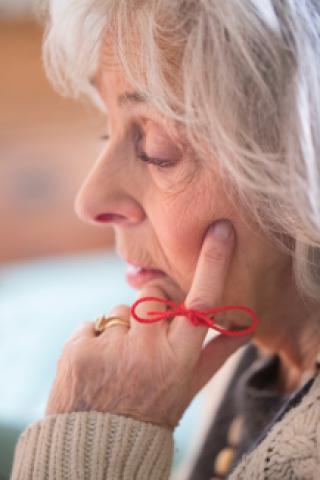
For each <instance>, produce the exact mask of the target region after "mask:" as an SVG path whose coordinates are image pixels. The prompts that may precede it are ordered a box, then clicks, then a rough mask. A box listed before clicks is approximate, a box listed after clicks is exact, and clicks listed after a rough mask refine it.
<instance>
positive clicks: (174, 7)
mask: <svg viewBox="0 0 320 480" xmlns="http://www.w3.org/2000/svg"><path fill="white" fill-rule="evenodd" d="M48 7H49V8H48V9H49V16H48V18H49V21H48V26H47V32H46V37H45V41H44V59H45V65H46V70H47V72H48V75H49V77H50V78H51V80H52V82H53V84H54V85H55V87H56V88H57V89H58V90H59V91H60V92H61V93H63V94H68V95H70V94H71V95H73V96H79V95H80V94H83V93H85V94H87V95H89V96H91V97H94V100H95V102H96V103H98V104H99V98H98V96H97V93H96V92H95V89H94V88H93V86H92V79H93V78H94V76H95V74H96V72H97V67H98V60H99V53H100V51H101V45H102V41H103V39H104V38H107V34H108V33H109V35H110V38H112V40H113V41H112V48H113V51H114V52H113V53H114V54H115V55H116V58H117V60H118V61H119V63H120V65H121V67H122V68H123V70H124V73H125V74H126V76H127V78H128V80H129V81H130V82H131V84H132V85H133V86H135V87H136V89H137V90H138V91H140V92H141V93H143V94H144V95H145V96H147V97H148V99H149V101H150V102H151V103H153V104H154V105H155V107H156V108H158V109H159V110H160V112H162V113H163V114H164V115H166V116H167V117H169V118H171V119H173V120H174V121H176V122H178V123H179V124H180V125H181V126H183V127H184V129H185V132H186V135H187V137H188V139H189V141H190V145H191V146H192V147H193V149H194V151H195V152H197V156H198V157H199V158H200V159H201V160H202V161H203V162H206V163H207V164H208V167H209V168H211V167H212V163H213V162H212V158H215V164H217V165H218V167H219V169H220V170H221V172H223V176H224V177H226V178H228V180H229V181H230V182H231V184H232V185H233V187H234V191H235V192H236V194H237V198H238V199H239V200H240V201H241V203H242V205H243V207H244V211H246V212H247V213H249V214H250V216H251V217H252V218H253V219H255V220H256V221H257V222H258V225H259V226H260V227H261V229H262V230H263V231H264V233H265V234H266V235H267V236H268V238H269V239H270V240H271V241H274V242H275V243H276V245H277V246H279V247H280V248H283V249H284V250H285V251H286V252H287V253H288V254H290V255H292V258H293V271H294V276H295V281H296V285H297V288H298V289H299V290H300V292H301V294H303V295H305V296H306V297H309V298H311V299H316V300H319V299H320V4H319V3H318V0H227V1H222V0H220V1H219V0H50V3H49V6H48ZM137 45H138V46H139V47H138V48H137ZM137 52H138V53H137ZM208 152H209V154H208Z"/></svg>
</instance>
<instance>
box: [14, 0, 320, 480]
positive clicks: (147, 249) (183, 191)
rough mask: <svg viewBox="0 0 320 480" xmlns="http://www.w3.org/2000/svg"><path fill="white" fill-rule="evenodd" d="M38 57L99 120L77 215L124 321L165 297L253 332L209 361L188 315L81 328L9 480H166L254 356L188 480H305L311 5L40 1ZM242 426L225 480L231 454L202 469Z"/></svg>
mask: <svg viewBox="0 0 320 480" xmlns="http://www.w3.org/2000/svg"><path fill="white" fill-rule="evenodd" d="M44 54H45V57H44V58H45V62H46V66H47V70H48V72H49V75H50V77H51V79H52V80H53V83H54V84H55V86H56V87H57V88H58V89H59V90H60V91H61V92H62V93H71V94H73V95H76V96H79V95H80V94H85V95H89V96H90V97H91V98H93V99H94V101H95V102H96V103H97V104H98V105H99V106H100V107H101V108H103V109H104V110H105V112H106V114H107V115H106V118H107V121H106V136H107V142H106V144H105V147H104V149H103V151H102V153H101V155H100V157H99V158H98V160H97V162H96V163H95V165H94V167H93V169H92V171H91V172H90V174H89V176H88V178H87V180H86V182H85V183H84V185H83V187H82V189H81V191H80V193H79V195H78V198H77V201H76V209H77V212H78V215H79V216H80V217H81V218H82V219H83V220H85V221H88V222H90V223H92V224H94V225H98V224H101V225H104V224H105V225H107V226H109V225H112V226H113V227H114V229H115V235H116V247H117V252H118V253H119V255H120V256H121V257H123V258H124V259H125V260H126V261H127V262H128V263H130V264H132V265H131V266H130V267H129V269H128V275H127V277H128V280H129V282H130V283H131V284H132V285H133V286H135V287H137V288H138V289H139V294H138V299H140V298H142V297H154V298H153V299H149V300H148V299H147V300H144V302H142V303H141V304H140V306H139V307H140V310H139V314H140V315H139V316H140V317H141V316H142V317H143V316H146V315H147V312H149V311H159V312H160V313H161V312H162V313H165V312H166V304H165V303H163V302H162V300H164V301H167V300H171V301H173V302H175V304H181V303H182V302H184V306H185V308H188V309H192V310H193V311H194V310H199V311H204V310H208V309H212V308H214V307H221V306H223V305H227V306H228V305H229V306H230V305H246V306H247V307H248V308H250V309H251V310H252V311H253V312H255V314H256V315H257V317H258V318H259V323H258V327H257V328H256V330H255V332H254V334H253V335H252V334H251V335H244V336H243V335H241V336H230V335H224V334H221V335H219V336H216V337H215V338H214V339H213V340H212V341H211V342H209V343H206V344H205V343H204V339H205V337H206V334H207V331H208V325H205V324H204V323H201V322H200V323H199V324H198V325H197V324H196V322H194V323H195V324H193V323H192V321H191V320H192V319H193V320H194V317H190V316H189V317H188V315H187V314H185V315H184V313H183V312H180V314H179V312H178V313H176V315H174V316H171V317H169V316H168V317H167V318H163V319H162V320H159V321H157V322H154V323H151V324H148V325H145V324H143V323H140V321H139V319H137V318H136V317H135V316H134V315H133V310H132V309H130V307H129V306H127V305H118V306H116V307H115V308H114V309H112V311H111V312H110V315H109V317H107V318H104V319H103V321H102V323H101V322H100V327H101V331H102V333H101V334H100V335H98V334H97V332H96V331H95V326H94V323H89V324H86V325H84V326H82V327H81V328H80V329H79V330H78V331H77V332H75V334H74V336H73V337H72V339H70V341H68V342H67V343H66V345H65V348H64V351H63V353H62V356H61V360H60V362H59V365H58V371H57V377H56V380H55V383H54V385H53V388H52V392H51V396H50V399H49V403H48V407H47V412H46V413H47V415H46V417H45V418H44V419H43V420H41V421H40V422H37V423H35V424H34V425H32V426H31V427H29V429H27V430H26V432H24V433H23V434H22V436H21V438H20V441H19V443H18V446H17V449H16V456H15V464H14V469H13V479H15V480H18V479H31V478H36V479H42V478H43V479H67V478H68V479H69V478H70V479H105V478H108V479H120V478H124V479H131V478H137V479H152V480H155V479H162V480H163V479H165V478H168V475H169V472H170V467H171V461H172V451H173V441H172V430H173V429H174V427H175V426H176V425H177V424H178V422H179V420H180V419H181V417H182V415H183V412H184V411H185V409H186V408H187V406H188V405H189V403H190V401H191V400H192V398H193V397H194V395H195V394H196V393H197V392H198V391H199V390H200V389H201V388H202V387H203V386H204V385H205V384H206V383H207V382H208V380H209V379H210V378H211V377H212V376H213V375H214V373H215V372H216V371H217V370H218V369H219V368H220V366H221V365H222V364H223V363H224V362H225V360H226V359H227V358H228V357H229V356H230V355H231V353H233V352H234V351H235V350H236V349H237V348H239V347H240V346H241V345H244V343H246V342H249V341H250V342H251V344H250V345H249V346H247V347H246V348H245V351H246V352H247V355H246V356H245V359H244V360H242V362H241V365H239V368H238V370H237V372H236V373H235V375H234V378H233V380H232V382H231V383H230V388H229V389H228V390H227V392H226V398H225V400H224V403H223V405H222V406H221V409H220V412H219V411H218V414H217V418H216V419H215V421H214V422H213V426H212V430H211V433H210V435H211V437H210V438H208V440H207V442H206V444H205V448H206V449H207V450H206V451H205V452H204V453H203V454H202V455H200V456H199V460H198V463H197V466H196V467H195V470H194V472H193V473H192V478H193V479H195V478H199V479H200V478H202V479H205V478H211V477H212V478H223V477H225V476H227V475H228V478H230V479H232V480H235V479H237V480H238V479H249V478H252V479H265V478H269V479H279V480H280V479H281V480H284V479H316V478H320V460H319V458H320V436H319V429H320V408H319V399H320V377H319V376H318V375H317V366H318V364H317V357H318V354H319V350H320V159H319V158H320V142H319V129H320V7H319V3H318V2H317V1H316V0H303V1H301V0H264V1H261V0H228V1H222V0H220V1H219V0H201V1H200V0H197V1H195V0H174V1H173V0H170V1H168V0H146V1H144V0H141V1H134V0H109V1H103V0H77V1H74V2H70V1H66V0H65V1H63V0H62V1H58V0H51V2H50V7H49V23H48V29H47V35H46V40H45V44H44ZM251 310H250V311H251ZM110 317H113V318H110ZM114 317H116V318H114ZM218 317H219V316H218V315H217V318H216V321H217V323H219V324H220V326H221V327H224V328H227V327H228V328H231V330H233V331H235V330H236V329H240V330H241V329H242V330H243V329H244V328H246V327H247V326H248V325H250V322H251V320H250V318H249V317H248V316H243V315H237V312H236V311H234V312H232V313H228V314H225V316H224V317H222V318H220V319H219V318H218ZM252 349H254V354H252V352H253V350H252ZM259 362H260V363H259ZM240 383H241V386H242V388H241V389H240V388H239V385H240ZM236 401H238V403H236ZM223 408H224V409H225V412H226V413H227V415H226V416H223ZM248 408H249V414H248ZM246 410H247V415H245V411H246ZM238 414H242V416H243V418H244V419H245V422H244V423H245V425H244V426H243V429H242V434H241V435H238V441H237V442H235V443H234V444H233V448H234V450H236V452H237V457H236V458H237V459H236V458H234V459H233V464H232V466H231V470H232V471H231V472H230V469H229V471H228V469H226V468H224V466H223V465H222V464H225V463H229V464H230V463H231V462H230V461H229V462H227V461H226V452H225V455H224V457H223V458H224V461H222V460H223V458H221V457H220V462H216V469H215V470H214V469H213V465H214V460H215V458H214V452H216V453H217V452H218V451H219V449H221V448H223V447H224V446H225V445H224V444H222V442H224V441H226V440H225V438H226V437H227V433H228V432H229V433H230V428H229V427H231V423H232V421H233V420H235V419H236V417H237V415H238ZM219 416H220V417H219ZM226 418H227V420H226ZM225 423H226V424H227V425H225ZM226 428H227V430H226ZM232 428H233V433H234V430H235V424H233V427H232ZM222 431H223V432H224V433H223V435H224V436H221V432H222ZM222 437H223V440H222ZM231 437H232V435H231ZM231 440H232V439H231ZM231 440H230V442H231ZM219 442H220V443H219ZM235 445H236V446H235ZM229 460H230V458H229ZM209 466H210V467H209ZM229 466H230V465H229ZM212 469H213V470H212Z"/></svg>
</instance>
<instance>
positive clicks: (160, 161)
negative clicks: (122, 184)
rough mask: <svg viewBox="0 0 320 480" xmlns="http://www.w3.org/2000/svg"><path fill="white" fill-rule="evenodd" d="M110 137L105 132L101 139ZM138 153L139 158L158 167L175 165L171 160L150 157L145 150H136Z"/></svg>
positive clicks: (104, 139)
mask: <svg viewBox="0 0 320 480" xmlns="http://www.w3.org/2000/svg"><path fill="white" fill-rule="evenodd" d="M109 138H110V135H108V134H104V135H101V137H100V140H102V141H107V140H109ZM140 139H141V137H140V138H139V140H140ZM136 155H137V157H138V158H139V160H141V161H142V162H144V163H148V164H152V165H155V166H156V167H158V168H160V169H164V168H172V167H173V166H174V164H173V163H172V162H170V161H169V160H163V159H161V158H157V157H149V156H148V155H147V154H146V152H145V151H141V152H139V153H138V152H136Z"/></svg>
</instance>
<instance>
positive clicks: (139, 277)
mask: <svg viewBox="0 0 320 480" xmlns="http://www.w3.org/2000/svg"><path fill="white" fill-rule="evenodd" d="M165 275H166V274H165V273H164V272H163V271H162V270H157V269H154V268H143V267H140V266H137V265H134V264H129V265H128V267H127V271H126V279H127V282H128V283H129V284H130V285H131V286H132V287H133V288H141V287H142V286H143V285H145V284H146V283H147V282H149V281H151V280H154V279H156V278H161V277H164V276H165Z"/></svg>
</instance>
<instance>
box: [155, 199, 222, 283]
mask: <svg viewBox="0 0 320 480" xmlns="http://www.w3.org/2000/svg"><path fill="white" fill-rule="evenodd" d="M190 198H192V200H191V201H190ZM195 198H197V197H196V196H195V195H194V194H193V195H192V196H190V195H185V194H180V196H178V197H177V198H176V199H175V201H171V202H168V203H165V202H161V208H159V210H158V212H157V213H156V214H155V216H154V218H155V219H156V222H155V223H154V225H155V230H156V236H157V238H158V240H159V243H160V246H161V250H162V251H163V253H164V255H165V257H166V261H167V265H168V268H169V272H168V273H169V274H170V276H172V277H173V279H174V280H175V281H176V282H177V283H178V284H179V285H180V287H181V288H182V289H183V290H184V291H188V290H189V288H190V286H191V283H192V279H193V275H194V271H195V268H196V264H197V261H198V258H199V254H200V250H201V244H202V241H203V238H204V235H205V232H206V230H207V229H208V227H209V225H210V224H211V223H212V221H213V220H212V219H213V216H214V210H213V208H212V206H211V205H210V204H209V202H204V201H203V200H202V201H201V204H199V200H198V201H196V200H195ZM200 198H201V197H200V196H199V197H198V199H200ZM204 203H205V204H204Z"/></svg>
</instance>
